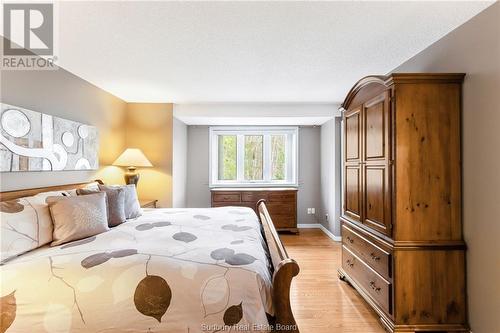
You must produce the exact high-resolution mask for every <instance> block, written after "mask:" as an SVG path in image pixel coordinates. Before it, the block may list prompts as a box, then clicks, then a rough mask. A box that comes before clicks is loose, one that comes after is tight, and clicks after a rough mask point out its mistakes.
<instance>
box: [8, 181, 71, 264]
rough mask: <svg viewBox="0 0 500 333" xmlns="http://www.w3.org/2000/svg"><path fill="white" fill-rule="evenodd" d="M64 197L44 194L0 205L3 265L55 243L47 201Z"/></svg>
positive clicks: (55, 193) (53, 193)
mask: <svg viewBox="0 0 500 333" xmlns="http://www.w3.org/2000/svg"><path fill="white" fill-rule="evenodd" d="M65 193H66V192H64V191H56V192H43V193H39V194H37V195H35V196H32V197H24V198H19V199H15V200H10V201H3V202H1V203H0V231H1V233H0V263H4V262H6V261H7V260H9V259H12V258H14V257H16V256H18V255H20V254H23V253H25V252H28V251H31V250H33V249H36V248H38V247H41V246H43V245H45V244H48V243H50V242H52V231H53V226H52V219H51V218H50V212H49V206H48V205H47V203H46V202H45V200H46V198H47V196H60V197H62V195H63V194H65Z"/></svg>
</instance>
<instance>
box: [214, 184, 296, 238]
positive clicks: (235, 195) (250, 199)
mask: <svg viewBox="0 0 500 333" xmlns="http://www.w3.org/2000/svg"><path fill="white" fill-rule="evenodd" d="M211 192H212V207H224V206H242V207H249V208H252V209H254V210H255V209H256V205H257V201H259V200H260V199H264V200H266V206H267V209H268V211H269V214H270V215H271V219H272V220H273V223H274V226H275V227H276V229H277V230H278V231H290V232H295V233H297V232H298V229H297V189H296V188H214V189H212V190H211Z"/></svg>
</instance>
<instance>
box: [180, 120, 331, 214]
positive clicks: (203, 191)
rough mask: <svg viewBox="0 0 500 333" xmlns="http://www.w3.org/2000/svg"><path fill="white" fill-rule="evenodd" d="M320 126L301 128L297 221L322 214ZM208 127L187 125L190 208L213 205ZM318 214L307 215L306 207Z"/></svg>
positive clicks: (188, 200)
mask: <svg viewBox="0 0 500 333" xmlns="http://www.w3.org/2000/svg"><path fill="white" fill-rule="evenodd" d="M320 134H321V130H320V127H301V128H300V129H299V192H298V208H297V209H298V212H297V213H298V214H297V215H298V223H300V224H307V223H319V222H320V216H321V186H320V182H321V180H320V171H321V170H320V153H321V149H320ZM208 145H209V143H208V126H188V149H187V151H188V157H187V163H188V166H187V207H210V191H209V188H208V178H209V174H208V172H209V160H208V159H209V151H208ZM308 207H311V208H312V207H314V208H316V215H307V208H308Z"/></svg>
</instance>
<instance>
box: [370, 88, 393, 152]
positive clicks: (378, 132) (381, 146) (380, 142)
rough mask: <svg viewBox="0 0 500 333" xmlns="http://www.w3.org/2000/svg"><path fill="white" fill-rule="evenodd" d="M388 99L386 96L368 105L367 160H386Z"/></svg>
mask: <svg viewBox="0 0 500 333" xmlns="http://www.w3.org/2000/svg"><path fill="white" fill-rule="evenodd" d="M387 112H388V111H387V110H386V99H385V94H383V95H381V98H380V97H378V98H376V100H374V101H372V102H370V103H367V104H366V105H365V109H364V117H365V118H364V119H365V159H367V160H368V159H373V158H384V157H385V155H386V154H385V147H386V142H385V138H386V134H387V132H386V126H387V125H386V121H385V117H386V113H387Z"/></svg>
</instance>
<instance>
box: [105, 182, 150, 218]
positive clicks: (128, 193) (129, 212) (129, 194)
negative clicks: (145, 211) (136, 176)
mask: <svg viewBox="0 0 500 333" xmlns="http://www.w3.org/2000/svg"><path fill="white" fill-rule="evenodd" d="M116 188H123V189H124V191H125V217H126V218H127V219H135V218H137V217H139V216H141V215H142V209H141V204H140V203H139V199H138V198H137V190H136V188H135V185H134V184H130V185H111V186H105V185H101V184H99V189H100V190H102V191H106V189H116Z"/></svg>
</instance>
